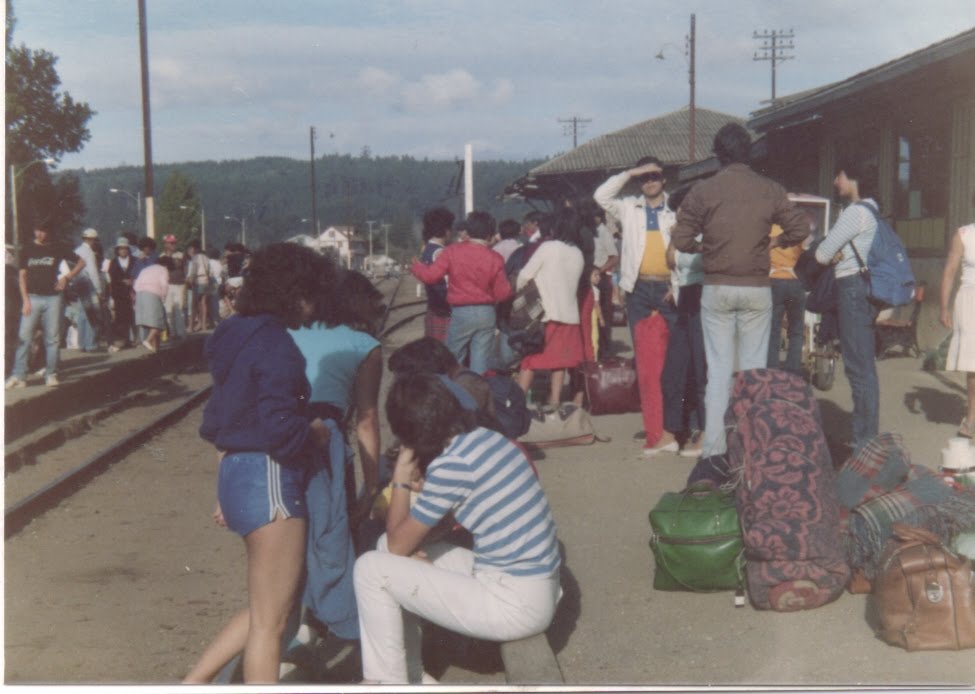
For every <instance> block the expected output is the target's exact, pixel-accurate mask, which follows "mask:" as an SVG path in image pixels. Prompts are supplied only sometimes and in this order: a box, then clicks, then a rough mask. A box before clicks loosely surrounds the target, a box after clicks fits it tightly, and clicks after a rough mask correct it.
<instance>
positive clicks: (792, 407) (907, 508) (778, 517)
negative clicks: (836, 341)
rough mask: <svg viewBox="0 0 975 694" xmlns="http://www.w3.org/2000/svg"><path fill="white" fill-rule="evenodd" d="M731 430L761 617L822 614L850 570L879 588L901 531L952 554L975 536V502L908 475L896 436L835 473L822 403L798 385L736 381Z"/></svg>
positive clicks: (923, 475)
mask: <svg viewBox="0 0 975 694" xmlns="http://www.w3.org/2000/svg"><path fill="white" fill-rule="evenodd" d="M725 426H726V428H727V429H728V452H727V459H726V461H725V465H726V467H727V470H728V472H729V474H730V482H729V485H730V486H732V487H734V489H735V499H736V504H737V507H738V515H739V520H740V523H741V529H742V535H743V539H744V545H745V550H744V552H745V571H746V578H747V584H748V595H749V599H750V600H751V602H752V604H753V605H754V606H755V607H756V608H758V609H772V610H777V611H794V610H803V609H810V608H814V607H819V606H820V605H824V604H826V603H828V602H830V601H832V600H835V599H836V598H837V597H839V595H840V594H841V593H842V592H843V590H844V588H846V587H847V584H848V583H849V582H850V578H851V576H852V575H853V574H854V572H856V573H857V574H858V575H862V576H865V577H866V578H867V579H868V580H870V579H872V578H873V577H874V576H875V575H876V572H877V568H878V567H877V562H878V560H879V558H880V555H881V552H882V550H883V547H884V545H885V544H886V542H887V540H888V539H889V538H890V537H891V536H892V533H893V531H892V527H891V526H892V525H893V524H894V523H897V522H900V523H907V524H909V525H915V526H918V527H923V528H926V529H928V530H931V531H932V532H934V533H935V534H936V535H938V537H939V538H941V539H942V541H943V542H945V543H946V544H947V543H948V542H950V541H951V539H952V538H953V537H954V536H955V535H957V534H958V533H959V532H961V531H963V530H965V529H972V528H975V492H973V491H972V490H970V489H964V488H955V487H952V486H950V485H948V484H947V483H946V482H945V481H944V479H943V478H942V477H941V476H940V475H938V474H937V473H935V472H933V471H932V470H929V469H927V468H925V467H923V466H918V465H912V464H911V461H910V454H909V453H908V451H907V449H905V448H904V446H903V442H902V441H901V438H900V436H898V435H897V434H881V435H880V436H878V437H877V438H876V439H874V440H873V441H871V442H870V443H869V444H868V445H866V446H864V447H863V448H862V449H860V450H859V451H858V452H857V453H856V455H854V456H853V457H852V458H850V459H849V460H848V461H847V462H846V463H845V464H844V465H843V467H842V468H841V469H840V470H839V471H838V472H837V471H836V470H835V469H834V466H833V464H832V459H831V457H830V453H829V448H828V446H827V442H826V437H825V434H824V432H823V426H822V420H821V418H820V413H819V405H818V403H817V402H816V399H815V398H814V397H813V393H812V389H811V388H810V387H809V385H808V384H807V383H806V382H805V381H804V380H803V379H802V378H801V377H799V376H797V375H794V374H791V373H787V372H785V371H779V370H776V369H754V370H750V371H743V372H741V373H739V374H738V376H737V378H736V380H735V384H734V388H733V391H732V397H731V401H730V404H729V406H728V410H727V412H726V414H725Z"/></svg>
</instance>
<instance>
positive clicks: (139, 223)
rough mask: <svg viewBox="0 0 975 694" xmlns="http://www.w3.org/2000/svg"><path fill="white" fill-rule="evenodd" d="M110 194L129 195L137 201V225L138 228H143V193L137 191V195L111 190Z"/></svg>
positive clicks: (115, 189)
mask: <svg viewBox="0 0 975 694" xmlns="http://www.w3.org/2000/svg"><path fill="white" fill-rule="evenodd" d="M108 192H109V193H115V194H116V195H128V196H129V197H130V198H132V199H133V200H135V225H136V226H137V227H138V228H140V229H141V228H142V193H141V192H139V191H136V193H135V195H133V194H132V193H130V192H129V191H127V190H122V189H121V188H109V189H108Z"/></svg>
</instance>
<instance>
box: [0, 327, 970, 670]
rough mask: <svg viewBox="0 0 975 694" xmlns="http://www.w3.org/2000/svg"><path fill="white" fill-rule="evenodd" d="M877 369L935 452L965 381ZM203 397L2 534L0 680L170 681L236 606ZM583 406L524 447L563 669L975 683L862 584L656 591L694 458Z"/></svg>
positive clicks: (918, 444) (902, 417) (886, 420)
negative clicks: (535, 481) (846, 588)
mask: <svg viewBox="0 0 975 694" xmlns="http://www.w3.org/2000/svg"><path fill="white" fill-rule="evenodd" d="M419 330H420V327H419V325H418V324H414V325H413V326H412V327H410V328H408V329H406V330H404V331H403V332H402V333H401V334H398V335H397V336H396V344H399V343H402V342H404V341H406V340H408V339H412V337H415V336H417V335H418V333H419ZM394 346H395V344H392V345H390V349H389V350H387V354H388V351H391V348H392V347H394ZM880 373H881V389H882V393H883V398H882V400H883V402H882V410H881V427H882V429H886V430H893V431H900V432H902V433H903V434H904V437H905V442H906V443H907V445H908V447H909V448H910V449H911V451H912V453H913V455H914V458H915V462H921V463H924V464H928V465H930V466H932V467H935V466H936V465H937V464H938V462H939V461H940V452H939V451H940V448H941V447H943V446H944V442H945V440H946V439H947V438H948V437H950V436H951V435H953V433H954V430H955V427H957V422H958V420H959V419H960V417H961V412H962V407H963V403H964V390H963V387H962V381H961V380H960V379H956V378H954V377H950V376H948V377H946V376H940V377H935V376H934V375H932V374H928V373H925V372H922V371H921V370H920V361H919V360H915V359H890V360H885V361H882V362H880ZM819 396H820V398H821V408H822V411H823V415H824V418H825V420H826V422H827V428H828V430H829V432H830V436H831V437H835V438H837V440H843V439H842V438H841V437H842V435H843V430H844V427H846V428H847V429H848V426H849V425H848V419H849V417H848V413H849V410H850V398H849V391H848V389H847V388H846V382H845V379H844V377H843V376H842V374H838V375H837V379H836V386H835V387H834V389H833V390H832V391H830V392H829V393H819ZM199 416H200V410H196V411H194V412H193V413H192V414H191V415H190V416H189V417H187V418H186V419H184V420H182V421H181V422H180V423H179V424H178V425H177V426H175V427H173V428H171V429H169V430H168V431H166V432H164V433H162V434H161V435H159V436H158V437H156V438H155V439H153V440H152V441H150V442H149V443H147V444H146V445H145V446H143V447H142V448H141V449H140V451H139V452H138V454H136V455H132V456H129V457H128V458H127V459H126V460H124V461H122V462H120V463H118V464H117V465H115V466H114V467H113V468H111V469H110V470H109V472H107V473H105V474H103V475H102V476H101V477H99V478H97V479H96V480H95V481H93V482H92V483H91V484H90V485H89V486H87V487H86V488H85V489H83V490H81V491H80V492H79V493H78V494H76V495H75V496H74V497H72V498H71V499H70V500H68V501H67V502H66V503H64V504H62V505H61V506H60V507H58V508H56V509H54V510H52V511H50V512H48V513H47V514H45V515H44V516H43V517H41V518H39V519H37V520H35V521H34V522H33V523H31V524H30V525H29V526H28V527H27V528H25V529H24V530H23V531H22V532H21V533H20V534H18V535H16V536H15V537H13V538H11V539H10V540H8V541H7V542H6V543H5V608H6V609H5V616H4V620H5V621H4V627H5V656H6V661H5V673H4V679H5V682H6V683H7V684H27V683H61V684H94V683H111V684H122V683H139V684H151V683H158V684H169V683H175V682H177V681H178V680H179V678H180V677H181V676H182V675H183V674H184V673H185V672H186V670H187V668H188V667H189V666H190V664H191V663H192V662H193V660H194V659H195V658H196V657H197V656H198V655H199V653H200V652H201V651H202V649H203V647H204V646H205V644H206V643H207V642H208V641H209V639H210V638H212V636H213V635H214V634H215V633H216V632H217V630H218V629H219V628H220V627H221V626H222V624H223V623H224V622H225V620H226V619H228V618H229V617H230V615H231V614H233V612H234V611H236V610H237V609H240V608H241V607H243V606H244V605H245V603H246V595H245V585H244V572H243V545H242V542H241V541H240V539H239V538H237V537H236V536H235V535H233V534H232V533H230V532H228V531H226V530H224V529H222V528H219V527H217V526H215V525H214V524H213V523H212V521H211V520H210V513H211V511H212V509H213V504H214V498H215V485H216V457H215V454H214V452H213V450H212V448H210V447H209V446H208V445H206V444H204V442H203V441H202V440H201V439H200V438H199V437H198V435H197V433H196V429H197V427H198V425H199ZM595 422H596V426H597V427H598V430H599V432H600V433H601V434H603V435H606V436H609V437H611V439H612V440H611V442H609V443H597V444H595V445H593V446H580V447H576V448H564V449H555V450H549V451H548V452H547V453H546V455H545V457H544V459H541V460H539V461H538V463H537V464H538V469H539V473H540V475H541V478H542V483H543V486H544V488H545V490H546V492H547V494H548V496H549V499H550V501H551V504H552V507H553V512H554V514H555V519H556V523H557V525H558V531H559V538H560V541H561V543H562V545H563V549H564V553H565V564H564V567H563V588H564V590H565V597H564V598H563V601H562V603H561V605H560V609H559V613H558V615H557V617H556V620H555V623H554V624H553V626H552V628H551V629H550V631H549V636H550V641H551V642H552V645H553V648H554V650H555V652H556V654H557V656H558V659H559V663H560V666H561V668H562V671H563V673H564V676H565V680H566V683H567V684H569V685H581V686H586V685H590V684H612V685H665V686H690V685H697V686H700V685H738V686H746V687H747V686H748V685H768V686H787V685H793V686H801V687H810V686H816V685H833V686H842V687H851V686H874V687H876V686H881V687H893V686H905V685H906V686H925V687H931V686H959V685H960V686H972V685H973V684H975V657H973V652H972V651H961V652H923V653H906V652H904V651H902V650H900V649H897V648H894V647H891V646H887V645H885V644H884V643H882V642H881V641H879V640H878V639H876V638H875V637H874V635H873V633H872V631H871V629H870V627H869V625H868V624H867V622H866V620H865V617H864V614H865V609H866V597H865V596H862V595H846V594H845V595H843V596H842V597H841V598H840V599H838V600H837V601H835V602H834V603H832V604H830V605H827V606H825V607H822V608H819V609H816V610H810V611H807V612H800V613H790V614H780V613H771V612H759V611H757V610H755V609H753V608H751V607H750V606H749V607H744V608H740V609H736V608H735V607H734V606H733V601H732V595H731V594H730V593H716V594H707V595H701V594H691V593H670V592H659V591H654V590H653V588H652V570H653V568H652V564H653V562H652V558H651V554H650V551H649V548H648V544H647V543H648V540H649V535H650V532H649V525H648V523H647V512H648V511H649V509H650V508H651V507H652V506H653V504H654V503H655V502H656V500H657V499H658V498H659V497H660V495H661V494H662V493H663V492H665V491H669V490H676V489H679V488H681V487H682V486H683V481H684V479H685V477H686V475H687V473H688V472H689V470H690V468H691V465H692V463H691V462H690V461H688V460H686V459H682V458H679V457H677V456H659V457H657V458H655V459H653V460H649V461H648V460H645V459H642V458H641V457H640V442H639V441H636V440H634V438H633V434H634V433H635V432H636V431H637V429H639V428H640V421H639V416H638V415H615V416H605V417H599V418H596V419H595ZM448 646H449V647H448V648H447V649H446V650H447V651H449V652H450V655H449V657H448V658H447V659H446V660H447V662H446V663H444V664H443V665H442V666H441V667H439V668H438V671H437V672H436V674H439V675H440V676H441V680H442V681H443V682H444V683H450V684H481V685H488V686H491V685H494V686H497V685H501V684H503V682H504V678H503V674H502V673H501V672H500V670H499V668H498V664H497V662H496V660H494V661H492V658H491V653H490V651H489V649H486V650H484V651H483V652H480V653H478V652H475V653H471V652H470V651H469V650H468V651H464V649H463V648H460V647H457V648H454V647H455V646H456V644H448ZM451 648H454V650H453V651H451ZM465 658H466V661H465Z"/></svg>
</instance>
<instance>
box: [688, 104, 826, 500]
mask: <svg viewBox="0 0 975 694" xmlns="http://www.w3.org/2000/svg"><path fill="white" fill-rule="evenodd" d="M750 151H751V136H750V135H749V134H748V131H747V130H745V128H744V127H742V126H741V125H738V124H737V123H729V124H728V125H725V126H724V127H723V128H721V129H720V130H719V131H718V133H717V135H715V137H714V153H715V155H717V157H718V161H719V162H720V164H721V167H722V168H721V170H720V171H718V173H716V174H715V175H714V176H712V177H711V178H709V179H707V180H705V181H701V182H700V183H697V184H696V185H695V186H694V187H693V188H692V189H691V190H690V192H689V193H688V194H687V197H685V198H684V199H683V201H681V204H680V211H679V212H678V214H677V224H676V225H675V226H674V229H673V232H672V236H673V240H674V247H675V248H676V249H677V250H679V251H683V252H685V253H701V254H702V259H703V261H704V288H703V290H702V291H701V325H702V328H703V331H704V354H705V358H706V360H707V368H708V383H707V389H706V391H705V396H704V411H705V419H706V423H705V426H704V438H703V441H702V444H701V462H700V463H699V464H698V467H696V468H695V469H694V471H693V472H692V473H691V478H690V479H689V480H688V483H690V482H692V481H696V479H697V475H699V474H700V475H701V476H706V477H711V478H715V477H716V476H718V477H720V476H722V475H723V474H724V473H726V472H727V468H726V466H725V465H724V463H725V462H726V461H725V452H726V450H727V447H726V443H725V427H724V415H725V410H726V409H727V407H728V400H729V398H730V397H731V385H732V377H733V375H734V372H735V367H736V366H737V368H738V369H739V370H741V371H745V370H748V369H763V368H765V366H766V364H767V360H768V341H769V331H770V326H771V320H772V290H771V283H770V280H769V248H770V247H781V248H786V247H789V246H794V245H796V244H798V243H801V242H802V241H803V239H805V238H806V236H808V235H809V224H808V222H807V221H806V220H805V218H804V216H803V213H802V212H801V211H799V209H798V208H797V207H796V206H795V204H794V203H793V202H791V201H790V200H789V197H788V195H787V194H786V191H785V188H783V187H782V186H780V185H779V184H778V183H776V182H775V181H772V180H770V179H768V178H765V177H764V176H761V175H759V174H758V173H756V172H755V171H753V170H752V169H751V167H750V166H749V165H748V162H749V158H750ZM773 224H778V225H779V226H781V227H782V234H781V235H779V236H776V237H774V238H772V239H770V238H769V234H770V233H771V230H772V225H773ZM698 239H700V240H698ZM736 356H737V359H736Z"/></svg>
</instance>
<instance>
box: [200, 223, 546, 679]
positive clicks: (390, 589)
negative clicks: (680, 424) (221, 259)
mask: <svg viewBox="0 0 975 694" xmlns="http://www.w3.org/2000/svg"><path fill="white" fill-rule="evenodd" d="M475 220H476V217H475ZM472 227H473V228H474V237H475V238H477V236H476V235H477V234H479V233H481V232H480V231H479V230H478V229H477V228H476V223H475V224H473V225H472ZM483 250H485V251H487V252H490V251H488V250H487V249H486V248H483ZM499 262H500V261H499ZM499 294H500V295H501V296H504V292H499ZM384 310H385V307H384V305H383V301H382V296H381V294H380V293H379V292H378V291H377V290H376V289H375V288H374V287H373V285H372V284H371V283H370V282H369V280H368V279H367V278H365V277H364V276H363V275H362V274H360V273H358V272H355V271H351V270H347V271H343V270H341V269H340V268H338V267H337V266H336V265H335V264H334V263H333V262H332V260H331V259H329V258H328V257H325V256H321V255H319V254H317V253H315V252H314V251H312V250H310V249H308V248H305V247H303V246H299V245H296V244H287V243H276V244H271V245H269V246H266V247H264V248H262V249H259V250H258V251H256V252H255V253H254V256H253V259H252V262H251V264H250V268H249V271H248V273H247V275H246V277H245V280H244V284H243V287H242V288H241V291H240V294H239V296H238V298H237V314H236V315H234V316H232V317H231V318H229V319H228V320H226V321H224V322H222V323H221V324H220V325H218V326H217V328H216V330H215V331H214V333H213V335H212V336H211V338H210V339H209V340H208V342H207V346H206V351H205V352H206V357H207V360H208V363H209V367H210V371H211V374H212V376H213V391H212V394H211V397H210V399H209V401H208V403H207V405H206V408H205V410H204V415H203V423H202V426H201V428H200V433H201V435H202V436H203V437H204V438H205V439H206V440H207V441H209V442H211V443H212V444H213V445H214V446H215V448H216V451H217V458H218V460H219V470H218V475H217V477H218V483H217V508H216V511H215V512H214V519H215V520H216V522H217V523H219V524H220V525H223V526H225V527H227V528H229V529H230V530H232V531H233V532H235V533H237V534H239V535H241V537H242V538H243V540H244V544H245V547H246V552H247V576H248V596H247V597H248V606H247V608H246V609H244V610H242V611H241V612H239V613H238V614H236V615H235V616H234V617H233V618H232V619H231V621H230V622H229V623H228V625H227V626H226V627H225V628H224V629H223V631H221V632H220V633H219V634H218V635H217V636H216V638H215V639H214V641H213V642H212V643H211V644H210V646H209V647H208V648H207V649H206V650H205V651H204V653H203V655H202V656H201V658H200V660H199V661H198V662H197V663H196V665H195V666H194V667H193V668H192V670H191V671H190V673H189V674H188V675H187V676H186V679H185V681H186V682H188V683H203V682H208V681H211V680H212V679H213V677H214V676H215V675H216V674H217V673H218V672H219V671H220V669H221V668H223V667H224V666H225V665H226V664H227V663H228V662H229V661H230V660H231V659H232V658H233V657H234V656H236V655H237V654H240V653H242V654H243V677H244V680H245V682H251V683H253V682H273V681H276V680H277V678H278V676H279V674H280V672H281V664H282V661H283V660H284V661H285V662H288V661H289V660H292V659H293V658H294V653H295V652H296V651H300V649H302V648H303V647H305V646H307V644H309V643H311V642H312V640H315V641H319V642H320V639H322V638H323V637H324V638H326V639H329V640H331V641H332V642H357V643H358V644H361V658H362V673H363V677H364V680H363V681H365V682H374V683H420V682H425V683H430V682H432V681H433V680H432V678H431V677H430V676H429V675H428V674H426V673H425V671H424V670H423V665H422V661H421V658H420V649H419V646H420V642H419V632H418V620H419V618H425V619H428V620H431V621H433V622H435V623H437V624H440V625H441V626H444V627H446V628H449V629H452V630H454V631H457V632H459V633H462V634H465V635H467V636H473V637H480V638H486V639H492V640H513V639H519V638H523V637H526V636H530V635H533V634H537V633H539V632H541V631H543V630H544V629H545V628H546V627H547V626H548V624H549V623H550V622H551V620H552V617H553V615H554V613H555V606H556V603H557V601H558V599H559V597H560V594H561V591H560V587H559V565H560V559H559V551H558V544H557V540H556V534H555V526H554V522H553V520H552V514H551V510H550V509H549V506H548V503H547V501H546V499H545V494H544V492H543V491H542V488H541V486H540V484H539V481H538V479H537V475H536V474H535V471H534V468H533V466H532V464H531V463H530V461H529V459H528V458H527V456H526V455H525V453H524V451H523V450H522V449H521V448H520V447H519V446H518V445H517V444H515V443H514V442H512V441H511V440H510V439H508V438H506V437H505V436H504V435H503V434H502V433H501V431H499V430H500V429H501V428H502V427H501V426H500V425H499V423H498V418H497V417H496V416H495V414H494V412H493V410H491V409H490V407H491V404H490V403H491V400H490V389H489V388H488V386H487V384H486V382H485V381H484V379H483V378H482V376H480V375H478V374H476V373H474V372H473V371H470V370H464V369H460V368H459V364H458V363H457V362H456V360H454V359H453V356H452V354H451V353H450V351H448V350H446V348H444V347H443V345H442V343H440V342H439V341H436V340H433V341H432V342H433V345H434V347H433V348H431V345H430V344H429V343H427V342H425V340H429V338H423V339H421V340H419V341H417V342H416V343H411V344H408V345H406V346H404V347H402V348H400V350H398V351H397V352H395V353H394V354H392V355H391V356H390V358H389V362H390V366H391V368H392V369H393V371H394V373H395V374H396V377H395V381H394V383H393V384H392V386H391V388H390V391H389V395H388V397H387V400H386V403H385V412H386V417H387V420H388V421H389V423H390V428H391V430H392V433H393V435H394V437H395V442H394V443H393V445H392V446H391V447H390V448H389V450H388V451H387V453H386V454H385V455H381V454H380V441H379V427H378V408H379V402H378V401H379V386H380V380H381V376H382V370H383V356H382V346H381V344H380V343H379V341H378V340H377V337H376V334H377V331H378V329H379V320H380V319H381V317H382V315H383V313H384ZM478 320H479V317H477V316H472V318H471V321H470V323H471V325H473V326H474V327H473V328H470V329H469V330H468V333H473V332H476V329H477V327H479V324H478ZM469 337H470V336H469V334H468V338H469ZM469 344H470V343H469V342H468V349H469ZM438 348H439V350H440V351H438ZM350 434H354V437H355V438H356V439H357V443H358V448H359V456H358V458H359V464H360V466H361V478H362V480H363V484H362V487H361V489H360V490H358V491H357V490H356V489H355V484H354V480H355V470H354V469H353V468H352V464H353V455H352V452H351V447H350V443H353V442H352V441H351V440H350V439H351V436H350ZM368 521H373V522H377V521H378V522H379V523H380V525H381V528H380V531H379V533H377V534H375V535H373V536H371V537H370V538H369V539H366V537H367V534H366V533H363V532H359V531H361V530H362V529H364V528H365V527H366V526H367V525H368ZM461 528H462V529H463V532H464V533H465V535H464V539H463V540H462V541H460V542H457V541H451V542H446V541H444V537H446V536H448V535H453V538H454V540H456V535H457V532H458V530H459V529H461ZM357 557H358V558H357ZM418 559H422V561H418Z"/></svg>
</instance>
